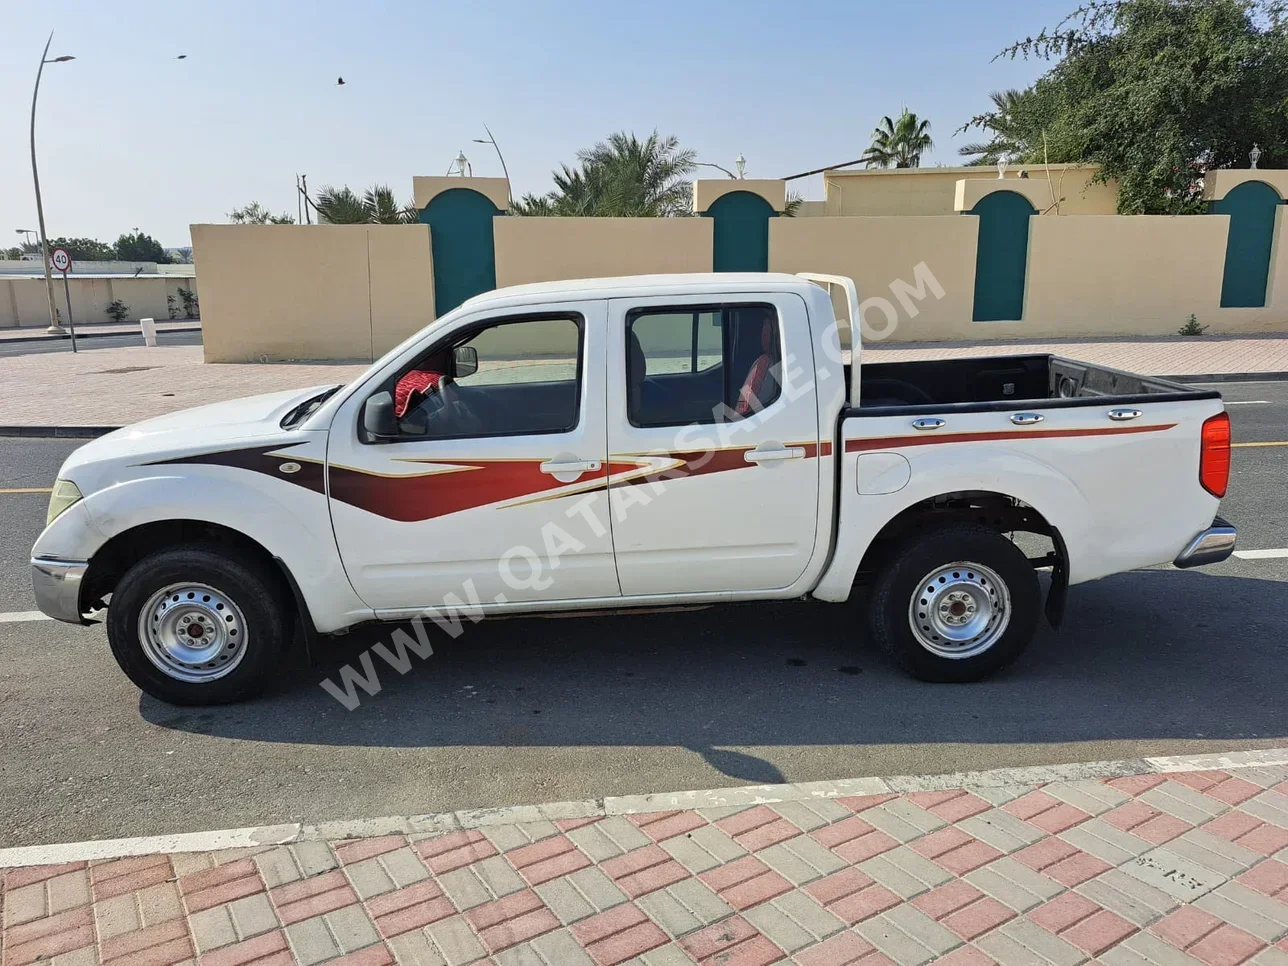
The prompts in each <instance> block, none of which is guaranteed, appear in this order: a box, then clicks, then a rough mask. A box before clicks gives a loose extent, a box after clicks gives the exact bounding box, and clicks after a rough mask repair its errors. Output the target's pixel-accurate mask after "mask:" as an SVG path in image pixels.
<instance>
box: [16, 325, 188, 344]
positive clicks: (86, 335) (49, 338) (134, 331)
mask: <svg viewBox="0 0 1288 966" xmlns="http://www.w3.org/2000/svg"><path fill="white" fill-rule="evenodd" d="M200 331H201V326H199V325H187V326H184V327H183V328H181V329H157V335H166V334H167V333H170V332H200ZM123 335H142V332H140V331H139V329H138V328H135V327H131V328H130V329H129V330H127V331H124V332H77V333H76V341H77V342H80V341H81V340H82V339H119V338H120V337H121V336H123ZM69 341H71V335H70V334H68V335H50V334H48V333H43V334H41V335H13V336H7V337H3V338H0V345H5V344H6V343H9V342H69Z"/></svg>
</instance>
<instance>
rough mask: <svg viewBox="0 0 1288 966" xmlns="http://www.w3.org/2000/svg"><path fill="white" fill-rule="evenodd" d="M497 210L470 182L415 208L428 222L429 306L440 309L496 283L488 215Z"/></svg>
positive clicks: (439, 311) (440, 311)
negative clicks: (430, 258)
mask: <svg viewBox="0 0 1288 966" xmlns="http://www.w3.org/2000/svg"><path fill="white" fill-rule="evenodd" d="M501 213H502V212H501V211H500V210H499V209H498V208H497V207H496V205H494V204H493V203H492V201H491V199H489V198H487V197H486V196H484V195H482V194H480V193H479V192H477V191H475V190H474V189H473V188H451V189H449V190H447V191H444V192H443V193H442V194H440V195H436V196H435V197H434V198H433V199H431V200H430V202H429V204H428V205H427V206H426V207H425V208H424V210H422V211H421V213H420V220H421V222H422V223H423V224H426V225H429V241H430V251H431V252H432V253H433V257H434V312H435V313H436V314H437V315H445V314H446V313H448V312H450V311H451V310H452V309H454V308H456V306H458V305H460V304H461V303H462V302H464V301H465V300H466V299H469V298H473V297H474V296H475V295H479V294H480V293H482V292H490V291H491V290H492V289H494V288H496V245H495V241H494V238H493V234H492V219H493V218H494V217H495V216H497V215H499V214H501Z"/></svg>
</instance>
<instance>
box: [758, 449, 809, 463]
mask: <svg viewBox="0 0 1288 966" xmlns="http://www.w3.org/2000/svg"><path fill="white" fill-rule="evenodd" d="M742 458H743V459H744V460H746V461H747V462H748V463H768V462H771V461H772V460H799V459H804V458H805V447H804V446H784V447H783V448H782V449H751V450H748V451H747V452H745V453H743V454H742Z"/></svg>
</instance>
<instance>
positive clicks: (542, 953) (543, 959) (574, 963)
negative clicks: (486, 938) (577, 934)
mask: <svg viewBox="0 0 1288 966" xmlns="http://www.w3.org/2000/svg"><path fill="white" fill-rule="evenodd" d="M493 960H494V961H495V963H496V964H497V966H592V964H593V963H594V960H592V959H591V958H590V956H588V955H587V954H586V951H585V950H584V949H582V948H581V943H579V942H577V940H576V939H575V938H573V936H572V934H571V933H569V932H568V930H566V929H556V930H555V931H554V932H548V933H545V934H544V935H541V936H538V937H537V938H536V939H533V940H531V941H530V942H526V943H521V944H520V945H518V946H512V947H511V948H509V949H507V950H505V951H503V952H500V953H497V954H496V956H494V957H493Z"/></svg>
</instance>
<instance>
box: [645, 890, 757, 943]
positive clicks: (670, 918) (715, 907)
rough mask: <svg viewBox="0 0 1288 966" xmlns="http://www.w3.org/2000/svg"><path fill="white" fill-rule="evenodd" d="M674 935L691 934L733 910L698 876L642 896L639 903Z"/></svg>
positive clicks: (673, 936)
mask: <svg viewBox="0 0 1288 966" xmlns="http://www.w3.org/2000/svg"><path fill="white" fill-rule="evenodd" d="M635 904H636V905H637V906H639V907H640V908H641V909H642V910H644V912H645V913H646V914H647V915H648V917H649V918H650V919H652V920H653V921H654V922H655V923H657V924H658V925H659V926H661V927H662V928H663V929H664V930H666V932H667V934H668V935H670V936H671V937H672V938H678V937H680V936H684V935H687V934H688V933H691V932H693V931H695V930H697V929H701V928H702V927H703V926H709V925H710V924H711V923H713V922H716V921H718V920H720V919H723V918H725V917H726V916H729V915H732V914H733V909H732V908H730V907H729V906H728V905H727V904H726V903H725V902H724V900H723V899H721V898H720V897H719V896H718V895H716V893H715V892H713V891H712V890H711V889H710V888H709V887H708V886H707V885H705V884H704V883H702V882H699V881H698V880H697V879H685V880H684V881H683V882H677V883H676V884H675V885H673V886H669V887H667V888H665V889H659V890H658V891H656V892H651V893H649V894H648V895H646V896H641V897H640V898H639V899H637V900H636V903H635Z"/></svg>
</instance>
